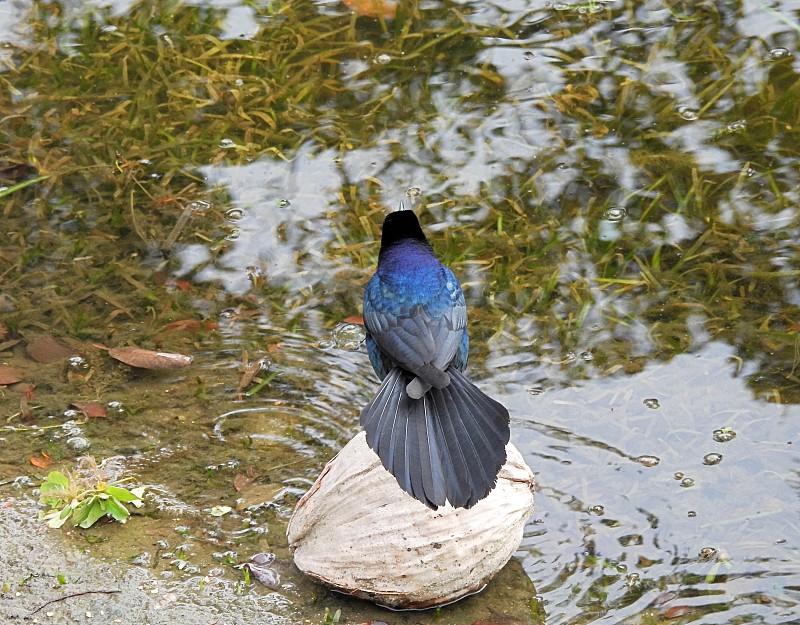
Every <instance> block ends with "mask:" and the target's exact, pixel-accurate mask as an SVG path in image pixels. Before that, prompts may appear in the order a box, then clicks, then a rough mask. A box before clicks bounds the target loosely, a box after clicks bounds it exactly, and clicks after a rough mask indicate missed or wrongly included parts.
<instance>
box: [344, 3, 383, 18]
mask: <svg viewBox="0 0 800 625" xmlns="http://www.w3.org/2000/svg"><path fill="white" fill-rule="evenodd" d="M342 4H344V5H345V6H346V7H347V8H348V9H350V10H351V11H354V12H355V13H356V15H360V16H363V17H380V18H383V19H385V20H391V19H394V16H395V14H396V13H397V3H396V2H386V0H342Z"/></svg>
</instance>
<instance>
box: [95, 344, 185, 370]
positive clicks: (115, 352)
mask: <svg viewBox="0 0 800 625" xmlns="http://www.w3.org/2000/svg"><path fill="white" fill-rule="evenodd" d="M108 355H109V356H111V357H112V358H114V359H115V360H119V361H120V362H124V363H125V364H126V365H130V366H131V367H138V368H139V369H180V368H181V367H185V366H187V365H190V364H192V361H193V360H194V359H193V358H192V357H191V356H184V355H183V354H173V353H170V352H154V351H152V350H149V349H142V348H141V347H114V348H112V349H109V350H108Z"/></svg>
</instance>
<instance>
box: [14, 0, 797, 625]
mask: <svg viewBox="0 0 800 625" xmlns="http://www.w3.org/2000/svg"><path fill="white" fill-rule="evenodd" d="M412 4H413V5H414V7H413V10H412V11H409V12H408V13H406V14H405V15H399V18H398V20H396V21H395V22H389V23H386V24H382V23H379V22H378V21H375V20H371V19H369V18H354V17H353V16H352V13H351V11H350V10H349V9H347V8H346V7H344V6H343V5H340V4H338V3H336V2H310V3H289V4H286V5H285V6H284V5H280V6H278V5H276V4H274V3H262V4H260V5H258V4H255V5H254V4H253V3H246V2H236V1H234V2H191V3H185V4H183V5H180V4H178V5H176V4H174V3H162V2H154V3H144V4H139V3H132V2H125V3H119V2H94V3H91V5H87V6H82V5H80V4H79V3H60V5H59V10H57V11H54V10H51V6H50V5H41V4H39V3H32V4H31V5H30V6H28V5H17V4H14V5H13V6H10V7H5V8H3V7H2V6H0V14H2V16H3V18H4V19H2V20H0V24H2V26H0V40H1V41H2V43H3V44H4V45H3V47H2V48H0V80H2V81H3V82H4V83H5V84H6V85H7V86H8V91H9V93H10V98H8V100H7V101H4V102H3V103H0V108H2V113H0V116H1V117H2V119H4V120H5V122H4V132H5V133H6V136H7V137H8V140H7V141H5V142H4V144H5V147H4V148H3V159H2V160H3V162H2V163H0V199H1V200H2V203H0V210H2V211H3V223H4V238H3V240H2V244H0V282H1V283H2V293H1V294H0V321H2V327H0V347H2V348H3V351H2V352H0V356H2V362H0V364H2V365H8V366H11V367H14V368H15V369H17V370H19V371H21V372H22V374H23V383H24V384H25V385H26V386H24V387H18V388H16V389H14V388H10V389H6V390H4V391H3V394H2V395H0V406H2V409H3V413H2V416H3V426H4V429H3V430H1V431H0V483H2V486H0V496H2V497H3V498H4V504H5V507H2V508H0V515H2V516H0V527H2V528H3V532H4V534H3V535H4V537H5V538H6V540H7V542H8V544H14V545H19V548H17V547H15V548H14V549H9V550H7V552H6V553H5V554H4V555H3V556H2V557H0V560H2V562H1V563H2V565H3V566H2V568H3V569H4V570H6V571H8V573H7V574H6V576H5V577H6V578H7V579H8V580H14V581H11V582H10V583H11V584H12V587H11V588H10V589H9V591H8V592H5V591H4V593H3V594H2V595H0V610H2V609H3V608H4V607H7V608H8V609H9V610H10V612H9V613H10V614H12V615H14V616H15V617H16V616H17V615H27V614H28V613H29V612H30V611H31V610H33V609H34V608H35V607H36V606H37V605H39V604H40V603H43V602H44V601H46V600H47V598H49V597H50V594H48V593H51V592H52V586H54V585H55V584H54V580H55V579H56V578H55V576H57V575H58V574H59V573H63V572H65V571H66V572H67V574H68V576H69V575H73V577H71V578H70V579H71V580H72V579H84V580H89V581H90V582H91V583H93V584H94V585H95V586H96V587H101V586H102V585H103V582H105V580H106V579H108V580H112V579H113V580H114V582H115V584H117V587H118V588H120V589H121V590H122V593H123V594H122V595H121V596H120V597H118V598H117V599H116V603H114V601H115V600H114V599H113V598H112V599H108V598H104V597H101V596H96V597H92V596H87V597H82V598H77V599H74V600H72V601H73V603H71V604H68V603H57V604H53V605H52V607H51V609H52V610H53V617H52V618H55V619H59V618H61V619H66V618H68V615H69V614H70V612H69V610H73V609H74V610H77V611H78V612H76V613H79V614H85V612H86V611H92V612H93V613H95V614H99V612H100V610H106V615H110V614H113V615H114V616H119V617H120V618H127V617H128V616H130V615H134V616H136V618H138V619H139V620H144V619H149V621H150V622H153V623H155V622H166V621H167V620H170V619H171V620H172V621H173V622H194V621H198V620H199V618H200V617H199V616H198V615H205V614H207V613H209V612H208V611H209V610H210V611H211V612H213V613H214V614H215V615H216V616H215V618H216V617H219V619H220V620H225V621H226V622H251V621H252V619H254V618H259V619H264V620H267V621H268V622H276V623H279V622H300V621H304V620H311V621H314V622H322V621H323V619H324V614H325V611H326V610H328V613H329V614H333V613H335V612H336V610H337V609H341V611H342V614H343V620H347V622H368V621H370V620H375V621H386V622H391V623H404V622H426V623H427V622H453V623H467V624H471V623H474V622H476V621H495V620H496V621H501V620H503V617H505V616H509V617H513V618H516V619H518V620H522V622H526V621H528V620H531V621H533V622H539V621H541V620H542V619H545V620H546V622H547V623H548V624H549V625H554V624H557V625H560V624H568V625H572V624H575V625H578V624H581V625H583V624H585V623H594V622H614V623H619V622H631V623H653V622H666V621H674V620H675V619H676V618H680V619H682V622H683V620H686V619H690V620H694V621H698V622H703V623H711V624H713V623H731V622H745V621H747V622H760V623H767V624H769V625H773V624H775V625H777V624H784V623H788V622H792V621H795V620H797V619H799V618H800V608H798V602H800V595H799V594H798V590H797V589H798V587H800V565H798V561H800V537H798V533H797V531H796V525H797V523H796V521H797V512H796V509H797V506H796V505H795V504H796V501H797V495H798V492H797V488H798V486H797V484H798V481H797V461H798V452H797V449H796V447H797V446H798V445H800V441H799V440H798V429H797V425H796V424H797V420H798V418H800V408H798V403H799V402H800V387H799V386H798V382H800V380H798V376H797V372H798V362H799V359H798V349H800V347H799V346H800V344H799V343H798V341H797V329H798V325H797V324H798V320H800V289H798V282H797V276H798V275H800V266H799V264H800V247H798V244H797V241H798V240H800V214H798V208H797V207H798V206H800V197H799V196H798V189H799V188H800V186H799V185H800V176H799V175H798V169H797V163H798V162H800V154H799V153H798V146H799V145H800V136H798V133H800V128H799V127H798V124H797V119H798V115H800V112H798V109H797V101H798V85H800V61H798V56H797V54H796V50H797V49H798V40H799V39H800V34H798V33H799V32H800V31H799V30H798V28H797V25H798V15H797V11H796V7H795V5H794V3H791V2H787V1H779V2H773V3H771V4H770V5H769V7H767V6H766V5H764V4H762V3H757V2H733V3H716V4H715V5H714V6H712V5H710V4H708V3H687V2H678V3H670V4H669V6H667V5H664V4H659V3H639V2H622V1H618V2H602V3H601V2H587V3H561V2H559V3H551V4H550V5H549V6H546V5H545V4H544V3H542V4H541V5H536V6H533V3H521V2H513V1H511V0H508V1H506V0H501V1H499V2H492V3H486V2H476V1H472V0H463V1H461V2H459V3H457V5H451V4H447V3H427V4H425V3H421V4H417V3H412ZM40 176H44V178H41V179H39V177H40ZM401 203H403V204H404V205H405V206H407V207H412V208H413V209H414V210H415V211H417V213H418V214H420V216H421V221H422V223H423V225H424V227H425V229H426V231H427V232H428V234H429V236H430V239H431V241H432V243H433V245H434V247H435V249H436V251H437V253H438V254H439V255H440V257H441V258H442V259H443V260H445V261H446V262H447V263H448V264H449V265H450V266H451V267H452V268H453V270H454V271H455V272H456V274H457V275H458V276H459V278H460V279H461V281H462V283H463V284H464V289H465V294H466V297H467V301H468V305H469V307H470V330H471V335H472V354H471V361H470V375H471V376H472V377H473V378H474V379H475V380H476V381H478V382H479V383H480V385H481V386H482V387H483V388H485V389H486V390H487V392H490V393H491V394H492V395H493V396H495V397H496V398H498V399H499V400H501V401H502V402H503V403H504V404H506V405H507V406H508V408H509V410H510V412H511V414H512V440H513V442H514V443H515V444H516V445H517V446H518V447H519V449H520V450H521V451H522V452H523V454H524V455H525V457H526V460H527V462H528V463H529V464H530V466H531V467H532V468H533V470H534V471H535V472H536V475H537V483H538V489H539V490H538V492H537V495H536V510H535V512H534V515H533V517H532V518H531V520H530V522H529V524H528V527H527V528H526V533H525V538H524V540H523V543H522V545H521V547H520V550H519V552H518V553H517V556H516V558H515V559H514V560H513V561H512V563H511V565H510V566H509V567H508V568H507V569H506V570H505V571H504V572H503V574H502V577H501V578H500V579H499V580H498V581H497V583H495V584H490V586H489V587H488V588H487V590H486V591H485V592H484V593H481V594H480V595H477V596H475V597H472V598H470V599H468V600H466V601H464V602H461V603H459V604H457V605H455V606H451V607H447V608H443V609H442V611H441V613H440V615H438V616H436V615H435V614H433V613H421V614H418V615H413V616H409V615H395V614H389V613H386V612H385V611H382V610H380V609H377V608H372V607H370V606H368V605H367V604H363V603H361V602H356V601H351V600H347V599H344V598H341V597H339V596H336V595H332V594H329V593H326V592H325V591H324V590H322V589H321V588H320V587H318V586H316V585H314V584H312V583H311V582H309V581H308V580H306V579H305V578H303V576H302V575H300V574H299V573H298V572H297V570H295V569H294V568H293V567H292V565H291V554H290V553H289V552H288V549H287V547H286V542H285V538H284V530H285V526H286V523H287V520H288V517H289V515H290V514H291V511H292V508H293V506H294V504H295V503H296V501H297V499H298V498H299V497H300V496H301V495H302V493H303V492H305V491H306V490H307V489H308V487H309V486H310V484H311V483H312V482H313V480H314V479H315V477H316V476H317V475H318V473H319V472H320V470H321V469H322V467H323V466H324V464H325V462H326V461H327V460H328V459H330V458H331V457H332V456H333V455H334V454H335V453H336V452H337V451H338V449H340V448H341V447H342V446H343V445H344V444H345V443H346V441H347V440H349V438H350V437H351V436H353V435H354V434H355V433H356V432H357V431H358V430H359V426H358V410H359V407H360V406H362V405H363V404H364V403H365V402H366V401H368V400H369V399H370V397H371V396H372V393H374V391H375V389H376V381H375V380H374V377H373V374H372V372H371V367H370V366H369V363H368V359H367V357H366V354H365V351H364V347H363V338H364V335H363V329H362V328H361V327H360V326H359V325H358V324H357V323H354V320H353V317H354V316H356V315H358V313H359V312H360V299H361V293H362V290H363V285H364V283H365V281H366V280H367V278H368V277H369V275H370V274H371V272H372V270H373V267H374V263H375V261H376V254H377V241H378V239H379V237H380V228H379V225H380V221H381V219H382V216H383V215H384V214H385V212H386V211H387V210H391V209H393V208H396V207H397V206H399V205H400V204H401ZM43 333H50V334H53V335H54V336H55V337H57V338H58V339H59V340H60V341H61V342H62V343H64V344H66V345H68V346H69V347H70V348H73V352H74V353H70V356H69V360H67V359H64V360H63V362H62V361H60V360H58V359H56V360H54V361H52V362H39V361H37V360H34V359H32V358H31V357H30V355H29V354H28V352H27V350H26V345H27V344H28V343H29V342H32V341H33V339H34V338H36V337H37V336H38V335H41V334H43ZM96 345H99V346H100V347H101V348H102V347H106V348H108V347H124V346H133V345H136V346H139V347H143V348H147V349H153V350H155V351H166V352H176V353H185V354H187V355H191V356H193V357H194V364H192V365H191V366H190V367H188V368H186V369H182V370H175V371H166V372H161V373H153V372H146V371H141V370H138V371H137V370H132V369H131V368H129V367H128V366H127V365H123V364H121V363H117V362H114V361H111V360H110V359H109V358H108V357H107V356H106V354H105V352H104V350H103V349H101V348H98V347H95V346H96ZM76 354H78V355H76ZM73 402H83V403H86V402H93V403H98V404H100V405H102V406H104V407H105V409H106V412H107V416H106V417H105V418H91V419H86V418H84V417H83V415H82V413H81V412H80V411H78V410H76V409H74V408H71V407H70V404H71V403H73ZM42 452H45V453H46V454H47V455H48V457H50V458H51V459H52V462H53V465H52V466H53V467H54V468H61V469H69V468H70V467H74V466H75V465H76V462H77V457H78V456H79V455H81V454H82V453H87V452H88V453H91V454H93V455H95V456H96V457H97V458H98V460H99V459H102V458H115V459H116V460H117V461H118V463H119V464H120V466H121V467H122V468H124V470H125V471H126V472H127V473H128V474H130V475H132V476H133V477H135V478H136V480H137V481H139V482H141V483H143V484H146V485H148V491H147V497H146V499H147V508H148V510H149V513H148V515H147V516H134V518H132V519H131V520H130V521H129V522H128V523H127V524H126V525H125V526H116V525H106V524H102V525H98V526H96V527H95V528H92V530H91V531H90V532H77V531H76V532H73V533H71V534H68V533H66V532H58V531H45V532H40V531H39V527H40V525H39V524H38V522H37V521H36V519H35V517H36V512H37V508H36V506H35V503H33V502H34V501H35V498H36V496H35V493H34V487H35V485H36V484H38V483H40V482H41V478H42V477H43V476H44V474H45V473H46V470H44V469H40V468H38V467H35V466H34V465H32V464H31V462H30V460H29V459H30V458H32V457H36V458H39V459H40V458H44V457H45V456H43V455H42ZM223 510H224V513H222V511H223ZM37 546H38V547H37ZM37 548H38V549H40V550H41V551H39V552H37V551H36V549H37ZM80 550H84V551H88V553H83V554H81V553H80ZM48 552H52V553H57V554H59V557H60V558H61V559H59V560H58V561H57V563H51V564H48V562H49V561H48V559H47V558H46V557H45V556H46V555H48ZM23 553H34V554H38V555H36V556H34V557H31V558H28V557H27V556H26V557H23V556H22V555H21V554H23ZM256 554H261V555H263V554H274V555H270V558H269V561H268V563H267V564H265V565H263V568H264V570H263V571H260V570H259V574H260V575H261V576H262V577H263V578H264V580H266V582H267V584H266V585H263V584H261V583H258V582H257V581H256V580H255V579H251V583H250V584H245V583H244V579H245V578H244V568H245V567H249V566H251V565H253V564H259V563H258V561H256V560H253V558H254V557H255V556H256ZM273 557H274V560H273V559H272V558H273ZM2 558H5V559H2ZM33 563H35V568H36V570H32V568H31V567H33V566H34V564H33ZM76 563H77V564H76ZM98 563H101V564H100V566H101V568H99V569H98V568H97V567H98ZM108 563H111V564H108ZM103 567H108V568H103ZM108 571H113V575H109V573H108ZM32 572H36V573H42V575H41V576H40V577H36V578H31V581H30V583H29V585H28V586H27V587H25V586H20V585H19V583H18V582H17V581H16V580H19V579H22V578H24V577H26V576H28V575H29V574H31V573H32ZM254 577H256V576H255V575H254ZM70 583H73V582H70ZM69 588H71V587H70V586H69V584H68V589H67V590H69ZM153 590H155V591H156V592H155V593H153V592H152V591H153ZM17 592H19V593H20V594H19V595H17V594H16V593H17ZM82 601H83V602H85V603H81V602H82ZM102 601H107V603H102ZM71 606H73V607H71ZM135 606H144V607H141V608H137V607H135ZM253 606H256V607H255V608H254V607H253ZM136 610H140V611H139V612H136ZM42 614H44V613H42ZM158 619H165V620H164V621H160V620H158Z"/></svg>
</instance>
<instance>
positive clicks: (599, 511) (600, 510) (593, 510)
mask: <svg viewBox="0 0 800 625" xmlns="http://www.w3.org/2000/svg"><path fill="white" fill-rule="evenodd" d="M605 513H606V509H605V508H604V507H603V506H600V505H594V506H590V507H589V514H594V515H596V516H603V515H604V514H605Z"/></svg>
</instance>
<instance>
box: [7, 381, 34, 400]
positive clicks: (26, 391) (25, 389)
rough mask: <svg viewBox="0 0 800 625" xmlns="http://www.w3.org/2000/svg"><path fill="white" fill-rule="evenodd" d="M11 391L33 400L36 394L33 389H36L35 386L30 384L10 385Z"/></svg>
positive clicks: (18, 383)
mask: <svg viewBox="0 0 800 625" xmlns="http://www.w3.org/2000/svg"><path fill="white" fill-rule="evenodd" d="M8 388H9V390H12V391H14V392H15V393H22V394H23V395H25V396H26V397H28V398H29V399H33V397H34V393H33V389H35V388H36V385H35V384H30V383H28V382H17V383H16V384H9V386H8Z"/></svg>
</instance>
